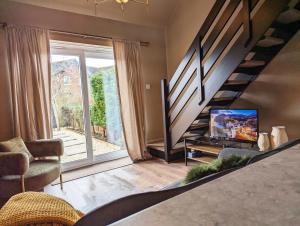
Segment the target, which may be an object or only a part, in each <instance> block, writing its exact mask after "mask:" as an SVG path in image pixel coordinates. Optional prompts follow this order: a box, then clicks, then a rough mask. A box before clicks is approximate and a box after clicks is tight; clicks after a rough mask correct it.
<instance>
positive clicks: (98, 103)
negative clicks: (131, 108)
mask: <svg viewBox="0 0 300 226" xmlns="http://www.w3.org/2000/svg"><path fill="white" fill-rule="evenodd" d="M85 62H86V69H87V77H88V86H89V87H88V90H89V109H90V119H91V123H90V124H91V133H92V143H93V156H94V158H95V159H99V158H101V157H103V156H106V158H107V156H113V155H115V156H116V154H117V153H118V154H120V151H121V150H125V142H124V138H123V129H122V123H121V116H120V106H119V97H118V90H117V81H116V74H115V62H114V60H113V58H112V59H109V58H104V57H101V56H98V57H96V56H95V54H93V56H92V57H89V54H88V53H87V55H86V57H85ZM125 155H127V153H126V151H125Z"/></svg>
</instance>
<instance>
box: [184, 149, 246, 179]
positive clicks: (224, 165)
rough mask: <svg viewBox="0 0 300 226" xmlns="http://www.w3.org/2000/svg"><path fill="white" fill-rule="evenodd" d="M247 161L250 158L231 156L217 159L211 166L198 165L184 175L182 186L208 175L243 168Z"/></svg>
mask: <svg viewBox="0 0 300 226" xmlns="http://www.w3.org/2000/svg"><path fill="white" fill-rule="evenodd" d="M249 159H250V157H240V156H236V155H232V156H231V157H229V158H225V159H217V160H215V161H213V162H212V163H211V164H200V165H197V166H194V167H193V168H192V169H191V170H190V171H189V172H188V174H187V175H186V177H185V179H184V181H183V184H188V183H191V182H193V181H196V180H199V179H201V178H203V177H206V176H208V175H211V174H214V173H218V172H221V171H224V170H227V169H231V168H235V167H240V166H245V165H246V164H247V162H248V161H249Z"/></svg>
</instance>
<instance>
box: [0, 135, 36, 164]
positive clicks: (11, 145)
mask: <svg viewBox="0 0 300 226" xmlns="http://www.w3.org/2000/svg"><path fill="white" fill-rule="evenodd" d="M0 151H1V152H22V153H25V154H26V155H27V156H28V158H29V162H32V161H33V160H34V158H33V156H32V155H31V153H30V152H29V150H28V149H27V147H26V145H25V143H24V141H23V139H22V138H20V137H15V138H13V139H10V140H8V141H2V142H0Z"/></svg>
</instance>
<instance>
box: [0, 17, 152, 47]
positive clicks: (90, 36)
mask: <svg viewBox="0 0 300 226" xmlns="http://www.w3.org/2000/svg"><path fill="white" fill-rule="evenodd" d="M0 25H1V26H2V28H4V27H6V26H7V23H0ZM49 31H50V32H51V33H58V34H67V35H74V36H80V37H83V38H94V39H103V40H112V39H113V38H112V37H104V36H99V35H90V34H84V33H76V32H67V31H60V30H51V29H49ZM140 44H141V46H146V47H147V46H149V45H150V43H149V42H144V41H140Z"/></svg>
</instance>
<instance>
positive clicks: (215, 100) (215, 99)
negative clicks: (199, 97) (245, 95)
mask: <svg viewBox="0 0 300 226" xmlns="http://www.w3.org/2000/svg"><path fill="white" fill-rule="evenodd" d="M233 99H234V97H214V98H212V101H214V102H218V101H220V102H221V101H230V100H233Z"/></svg>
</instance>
